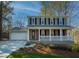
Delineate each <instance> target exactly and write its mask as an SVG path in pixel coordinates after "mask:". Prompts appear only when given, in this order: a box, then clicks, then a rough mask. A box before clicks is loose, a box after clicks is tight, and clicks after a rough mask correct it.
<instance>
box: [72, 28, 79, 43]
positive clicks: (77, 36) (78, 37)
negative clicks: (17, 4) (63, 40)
mask: <svg viewBox="0 0 79 59" xmlns="http://www.w3.org/2000/svg"><path fill="white" fill-rule="evenodd" d="M72 35H73V37H74V44H79V27H78V28H77V27H76V28H74V29H73V30H72Z"/></svg>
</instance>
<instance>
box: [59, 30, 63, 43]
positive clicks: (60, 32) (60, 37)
mask: <svg viewBox="0 0 79 59" xmlns="http://www.w3.org/2000/svg"><path fill="white" fill-rule="evenodd" d="M62 37H63V36H62V29H60V41H62V40H63V39H62Z"/></svg>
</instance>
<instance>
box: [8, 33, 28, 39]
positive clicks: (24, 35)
mask: <svg viewBox="0 0 79 59" xmlns="http://www.w3.org/2000/svg"><path fill="white" fill-rule="evenodd" d="M10 39H11V40H27V33H26V32H12V33H11V35H10Z"/></svg>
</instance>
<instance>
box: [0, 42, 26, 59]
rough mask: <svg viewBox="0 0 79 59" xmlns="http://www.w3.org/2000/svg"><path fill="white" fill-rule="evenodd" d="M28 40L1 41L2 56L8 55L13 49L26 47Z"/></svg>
mask: <svg viewBox="0 0 79 59" xmlns="http://www.w3.org/2000/svg"><path fill="white" fill-rule="evenodd" d="M26 42H27V41H0V58H3V57H6V56H7V55H9V54H10V53H12V52H13V51H15V50H17V49H19V48H21V47H24V45H25V44H26Z"/></svg>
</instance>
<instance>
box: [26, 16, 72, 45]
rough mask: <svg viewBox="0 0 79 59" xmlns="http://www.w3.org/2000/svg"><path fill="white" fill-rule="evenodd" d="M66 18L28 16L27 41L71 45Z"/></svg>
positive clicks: (68, 23)
mask: <svg viewBox="0 0 79 59" xmlns="http://www.w3.org/2000/svg"><path fill="white" fill-rule="evenodd" d="M72 28H73V27H71V25H70V20H69V19H67V17H66V16H65V17H47V16H28V34H27V35H28V41H40V42H44V43H53V44H71V43H73V37H72V36H71V31H72Z"/></svg>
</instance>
